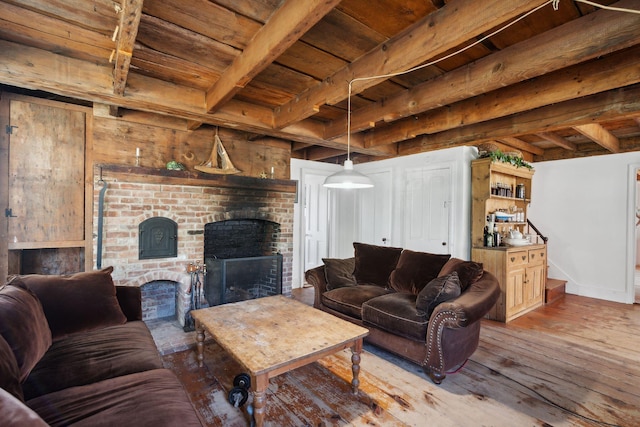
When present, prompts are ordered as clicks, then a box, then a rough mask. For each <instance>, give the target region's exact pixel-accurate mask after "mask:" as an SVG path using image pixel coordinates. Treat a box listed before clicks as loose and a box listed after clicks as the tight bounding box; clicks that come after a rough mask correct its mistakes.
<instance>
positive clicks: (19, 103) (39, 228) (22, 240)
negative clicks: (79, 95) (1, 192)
mask: <svg viewBox="0 0 640 427" xmlns="http://www.w3.org/2000/svg"><path fill="white" fill-rule="evenodd" d="M10 110H11V111H10V121H11V125H12V126H16V128H14V131H13V132H12V134H11V136H10V143H11V151H10V158H9V206H10V207H11V209H12V210H13V212H14V215H16V218H13V219H11V220H10V221H9V238H10V243H9V247H10V248H11V247H12V246H13V247H14V248H15V249H20V248H26V247H31V246H32V244H36V246H38V245H39V244H47V245H48V244H49V243H51V242H65V241H66V242H76V245H77V244H78V243H79V242H83V241H84V238H85V236H84V209H85V207H84V143H85V131H86V129H85V113H84V112H82V111H78V110H74V109H65V108H58V107H57V106H52V105H47V104H42V103H40V102H39V101H37V100H21V99H15V100H12V101H11V106H10ZM82 245H83V244H82Z"/></svg>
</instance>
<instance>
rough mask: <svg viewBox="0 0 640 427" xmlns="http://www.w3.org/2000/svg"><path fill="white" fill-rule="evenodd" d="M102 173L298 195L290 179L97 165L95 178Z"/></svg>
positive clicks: (138, 179)
mask: <svg viewBox="0 0 640 427" xmlns="http://www.w3.org/2000/svg"><path fill="white" fill-rule="evenodd" d="M101 171H103V172H110V174H112V175H123V176H126V177H127V181H129V182H138V183H151V184H173V185H194V186H203V187H223V188H243V189H250V190H265V191H277V192H282V193H296V191H297V188H298V181H295V180H288V179H262V178H252V177H249V176H239V175H207V174H204V173H199V172H191V171H180V170H169V169H159V168H149V167H143V166H128V165H114V164H97V165H96V171H95V172H96V175H97V176H101Z"/></svg>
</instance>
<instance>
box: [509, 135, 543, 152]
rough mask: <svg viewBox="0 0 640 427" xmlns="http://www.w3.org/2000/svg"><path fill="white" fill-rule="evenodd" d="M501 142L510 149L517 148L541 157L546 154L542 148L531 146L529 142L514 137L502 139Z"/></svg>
mask: <svg viewBox="0 0 640 427" xmlns="http://www.w3.org/2000/svg"><path fill="white" fill-rule="evenodd" d="M500 142H502V143H503V144H506V145H508V146H510V147H513V148H517V149H518V150H522V151H526V152H528V153H532V154H537V155H538V156H541V155H542V154H544V150H543V149H542V148H540V147H536V146H535V145H533V144H529V143H528V142H527V141H523V140H521V139H520V138H514V137H512V136H508V137H506V138H502V139H500Z"/></svg>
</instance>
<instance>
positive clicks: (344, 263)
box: [322, 257, 356, 291]
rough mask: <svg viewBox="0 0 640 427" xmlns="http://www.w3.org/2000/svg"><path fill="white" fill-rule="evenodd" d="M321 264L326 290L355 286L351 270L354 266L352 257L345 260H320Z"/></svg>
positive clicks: (354, 261)
mask: <svg viewBox="0 0 640 427" xmlns="http://www.w3.org/2000/svg"><path fill="white" fill-rule="evenodd" d="M322 262H323V263H324V276H325V279H326V281H327V290H329V291H330V290H331V289H337V288H343V287H345V286H355V285H356V279H355V277H353V270H354V269H355V266H356V259H355V258H354V257H351V258H346V259H337V258H322Z"/></svg>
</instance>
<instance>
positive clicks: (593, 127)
mask: <svg viewBox="0 0 640 427" xmlns="http://www.w3.org/2000/svg"><path fill="white" fill-rule="evenodd" d="M573 128H574V129H575V130H577V131H578V132H580V133H581V134H583V135H584V136H586V137H587V138H589V139H590V140H592V141H593V142H595V143H596V144H598V145H600V146H601V147H602V148H606V149H607V150H609V151H611V152H612V153H619V152H620V141H619V140H618V138H617V137H616V136H615V135H613V134H612V133H611V132H609V131H608V130H606V129H605V128H603V127H602V126H601V125H599V124H597V123H590V124H586V125H580V126H574V127H573Z"/></svg>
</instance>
